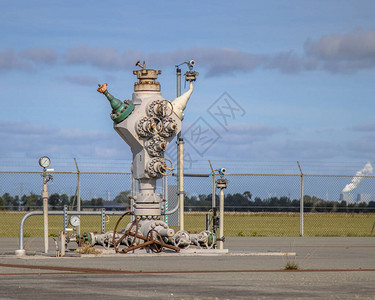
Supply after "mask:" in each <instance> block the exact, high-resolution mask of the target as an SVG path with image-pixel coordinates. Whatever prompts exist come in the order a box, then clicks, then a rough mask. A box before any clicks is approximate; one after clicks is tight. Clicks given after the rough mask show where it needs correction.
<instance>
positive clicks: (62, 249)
mask: <svg viewBox="0 0 375 300" xmlns="http://www.w3.org/2000/svg"><path fill="white" fill-rule="evenodd" d="M65 240H66V235H65V232H64V231H62V232H61V234H60V256H61V257H64V256H65Z"/></svg>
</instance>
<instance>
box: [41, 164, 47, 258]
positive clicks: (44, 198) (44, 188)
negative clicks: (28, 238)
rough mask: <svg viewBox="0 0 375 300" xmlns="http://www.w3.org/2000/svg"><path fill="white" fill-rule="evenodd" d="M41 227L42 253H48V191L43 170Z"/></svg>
mask: <svg viewBox="0 0 375 300" xmlns="http://www.w3.org/2000/svg"><path fill="white" fill-rule="evenodd" d="M42 199H43V225H44V253H48V190H47V173H46V168H43V190H42Z"/></svg>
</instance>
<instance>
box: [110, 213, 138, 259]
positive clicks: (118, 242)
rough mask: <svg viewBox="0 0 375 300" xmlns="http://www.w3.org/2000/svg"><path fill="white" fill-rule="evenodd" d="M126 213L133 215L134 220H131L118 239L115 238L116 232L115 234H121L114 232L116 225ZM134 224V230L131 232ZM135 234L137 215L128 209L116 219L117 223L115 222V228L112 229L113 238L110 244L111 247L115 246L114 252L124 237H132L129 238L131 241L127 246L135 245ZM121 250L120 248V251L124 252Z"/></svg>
mask: <svg viewBox="0 0 375 300" xmlns="http://www.w3.org/2000/svg"><path fill="white" fill-rule="evenodd" d="M127 215H132V216H134V221H133V222H131V224H130V226H129V228H128V229H127V230H126V231H125V233H124V234H123V235H122V236H121V237H120V238H119V239H116V234H117V236H118V234H121V233H118V232H116V230H117V227H118V225H119V224H120V222H121V220H122V219H123V218H124V217H125V216H127ZM134 225H135V232H132V229H133V227H134ZM137 235H138V218H137V216H136V215H135V213H133V212H131V211H128V212H126V213H124V214H123V215H122V216H121V217H120V219H118V221H117V223H116V225H115V228H114V229H113V240H112V244H113V247H114V248H115V251H116V253H118V252H119V245H120V244H121V242H122V241H123V240H124V239H128V237H129V236H132V237H133V239H132V240H131V243H128V246H129V247H132V246H134V245H135V240H136V238H137ZM123 250H125V249H123ZM123 250H122V251H121V252H124V251H123Z"/></svg>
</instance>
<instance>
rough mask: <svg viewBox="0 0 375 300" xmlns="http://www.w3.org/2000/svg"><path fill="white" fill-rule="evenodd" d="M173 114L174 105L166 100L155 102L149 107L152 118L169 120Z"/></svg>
mask: <svg viewBox="0 0 375 300" xmlns="http://www.w3.org/2000/svg"><path fill="white" fill-rule="evenodd" d="M172 113H173V104H172V103H171V102H170V101H168V100H165V99H162V100H154V101H152V102H151V103H150V104H149V105H148V107H147V114H148V115H149V116H150V117H161V118H168V117H169V116H170V115H171V114H172Z"/></svg>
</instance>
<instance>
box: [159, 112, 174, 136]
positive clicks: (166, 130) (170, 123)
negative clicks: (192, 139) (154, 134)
mask: <svg viewBox="0 0 375 300" xmlns="http://www.w3.org/2000/svg"><path fill="white" fill-rule="evenodd" d="M176 131H177V123H176V121H175V120H174V119H173V118H171V117H168V118H165V119H164V120H163V130H162V131H161V132H160V133H159V135H161V136H162V137H165V138H169V137H171V136H173V135H175V134H176Z"/></svg>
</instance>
